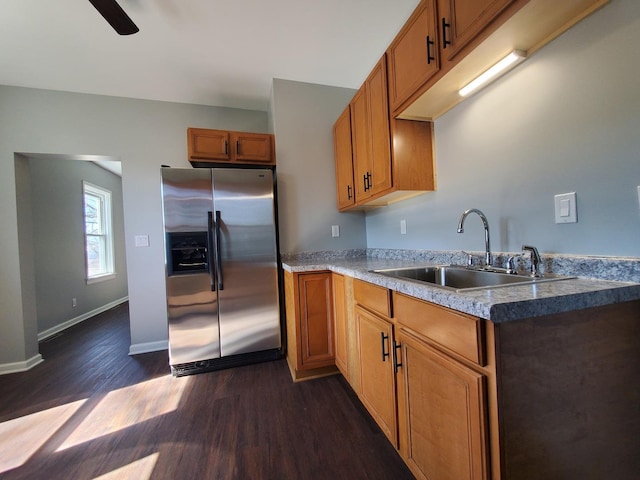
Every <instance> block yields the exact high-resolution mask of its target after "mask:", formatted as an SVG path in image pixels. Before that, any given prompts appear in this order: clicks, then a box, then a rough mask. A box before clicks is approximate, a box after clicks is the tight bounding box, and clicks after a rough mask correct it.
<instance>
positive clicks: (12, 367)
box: [0, 354, 44, 375]
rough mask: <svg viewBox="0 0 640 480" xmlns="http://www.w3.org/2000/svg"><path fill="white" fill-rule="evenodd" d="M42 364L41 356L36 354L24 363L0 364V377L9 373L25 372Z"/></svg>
mask: <svg viewBox="0 0 640 480" xmlns="http://www.w3.org/2000/svg"><path fill="white" fill-rule="evenodd" d="M42 362H44V359H43V358H42V355H40V354H37V355H34V356H33V357H31V358H30V359H28V360H25V361H24V362H13V363H0V375H8V374H10V373H18V372H26V371H27V370H30V369H31V368H33V367H35V366H36V365H38V364H39V363H42Z"/></svg>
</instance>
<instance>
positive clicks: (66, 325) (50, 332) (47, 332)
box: [38, 296, 129, 342]
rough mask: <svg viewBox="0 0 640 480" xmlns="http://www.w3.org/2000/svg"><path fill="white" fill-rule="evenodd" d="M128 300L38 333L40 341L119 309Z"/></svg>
mask: <svg viewBox="0 0 640 480" xmlns="http://www.w3.org/2000/svg"><path fill="white" fill-rule="evenodd" d="M127 300H129V297H128V296H127V297H122V298H119V299H118V300H114V301H113V302H109V303H107V304H106V305H102V306H101V307H98V308H95V309H93V310H91V311H89V312H86V313H83V314H82V315H78V316H77V317H74V318H72V319H70V320H67V321H66V322H62V323H60V324H58V325H56V326H55V327H51V328H49V329H47V330H45V331H44V332H40V333H38V341H39V342H41V341H42V340H45V339H47V338H49V337H52V336H53V335H55V334H56V333H59V332H61V331H63V330H66V329H67V328H69V327H72V326H74V325H76V324H78V323H80V322H84V321H85V320H87V319H88V318H91V317H94V316H96V315H98V314H99V313H102V312H106V311H107V310H110V309H112V308H113V307H117V306H118V305H120V304H121V303H124V302H126V301H127Z"/></svg>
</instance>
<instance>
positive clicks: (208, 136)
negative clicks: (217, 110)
mask: <svg viewBox="0 0 640 480" xmlns="http://www.w3.org/2000/svg"><path fill="white" fill-rule="evenodd" d="M274 144H275V142H274V140H273V135H270V134H266V133H246V132H232V131H227V130H211V129H207V128H189V129H187V147H188V154H189V161H196V162H211V163H246V164H259V165H275V153H274V148H275V145H274Z"/></svg>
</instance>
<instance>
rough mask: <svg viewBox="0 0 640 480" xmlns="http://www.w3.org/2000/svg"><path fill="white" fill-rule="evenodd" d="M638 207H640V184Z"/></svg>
mask: <svg viewBox="0 0 640 480" xmlns="http://www.w3.org/2000/svg"><path fill="white" fill-rule="evenodd" d="M638 207H640V185H638Z"/></svg>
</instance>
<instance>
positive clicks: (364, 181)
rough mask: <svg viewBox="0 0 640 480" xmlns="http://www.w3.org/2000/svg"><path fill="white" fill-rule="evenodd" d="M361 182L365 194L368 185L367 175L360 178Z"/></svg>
mask: <svg viewBox="0 0 640 480" xmlns="http://www.w3.org/2000/svg"><path fill="white" fill-rule="evenodd" d="M362 182H363V183H364V191H365V192H366V191H367V190H369V185H368V184H367V174H366V173H365V174H364V175H363V176H362Z"/></svg>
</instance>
